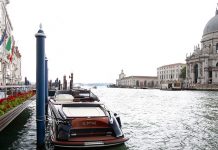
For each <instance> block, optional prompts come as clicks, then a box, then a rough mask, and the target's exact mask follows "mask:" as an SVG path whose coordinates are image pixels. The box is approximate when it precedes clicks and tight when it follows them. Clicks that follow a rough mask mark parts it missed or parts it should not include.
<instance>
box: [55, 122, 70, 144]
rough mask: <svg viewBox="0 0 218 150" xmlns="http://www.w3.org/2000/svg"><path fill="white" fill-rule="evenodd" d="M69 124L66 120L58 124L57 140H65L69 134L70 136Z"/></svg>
mask: <svg viewBox="0 0 218 150" xmlns="http://www.w3.org/2000/svg"><path fill="white" fill-rule="evenodd" d="M70 128H71V126H70V124H69V123H66V122H62V123H60V124H58V128H57V130H58V133H57V138H58V140H63V141H66V140H68V138H69V136H70Z"/></svg>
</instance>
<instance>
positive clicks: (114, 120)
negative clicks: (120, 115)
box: [111, 114, 123, 137]
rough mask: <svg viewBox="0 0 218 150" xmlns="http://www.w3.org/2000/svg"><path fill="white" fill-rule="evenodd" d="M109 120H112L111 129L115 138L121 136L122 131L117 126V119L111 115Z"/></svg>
mask: <svg viewBox="0 0 218 150" xmlns="http://www.w3.org/2000/svg"><path fill="white" fill-rule="evenodd" d="M111 118H112V119H113V123H112V124H111V127H112V128H113V130H114V133H115V136H116V137H121V136H123V133H122V130H121V128H120V125H119V123H118V121H117V119H116V118H115V116H114V115H113V114H112V115H111Z"/></svg>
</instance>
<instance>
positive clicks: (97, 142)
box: [51, 136, 128, 148]
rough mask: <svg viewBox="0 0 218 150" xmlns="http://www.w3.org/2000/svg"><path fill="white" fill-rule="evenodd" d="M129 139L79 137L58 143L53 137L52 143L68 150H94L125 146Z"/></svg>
mask: <svg viewBox="0 0 218 150" xmlns="http://www.w3.org/2000/svg"><path fill="white" fill-rule="evenodd" d="M127 140H128V139H127V138H124V137H120V138H114V137H110V136H108V137H107V136H99V137H77V138H70V139H69V140H68V141H58V140H55V137H53V136H52V137H51V142H52V144H54V146H55V147H68V148H93V147H109V146H115V145H121V144H124V142H126V141H127Z"/></svg>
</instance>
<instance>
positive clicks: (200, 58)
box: [186, 10, 218, 87]
mask: <svg viewBox="0 0 218 150" xmlns="http://www.w3.org/2000/svg"><path fill="white" fill-rule="evenodd" d="M186 64H187V68H186V82H187V87H190V86H195V85H196V84H201V85H207V84H218V10H216V12H215V16H214V17H212V18H211V19H210V20H209V21H208V23H207V24H206V26H205V28H204V30H203V36H202V39H201V44H200V45H198V46H195V47H194V51H193V53H192V54H190V55H189V56H186Z"/></svg>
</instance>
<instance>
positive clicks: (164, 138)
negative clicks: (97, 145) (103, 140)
mask: <svg viewBox="0 0 218 150" xmlns="http://www.w3.org/2000/svg"><path fill="white" fill-rule="evenodd" d="M92 91H93V92H94V93H95V94H96V95H97V96H98V97H99V98H100V100H101V101H102V102H104V103H105V105H106V106H107V107H108V108H109V109H110V110H112V111H114V112H117V113H118V114H119V115H120V117H121V121H122V125H123V132H124V133H125V136H126V137H128V138H130V139H129V141H127V142H126V144H125V145H121V146H118V147H112V148H106V149H105V150H163V149H170V150H171V149H176V150H177V149H179V150H180V149H188V150H189V149H202V150H203V149H211V150H214V149H218V140H217V139H218V92H214V91H161V90H157V89H154V90H150V89H119V88H98V89H92ZM35 114H36V113H35V102H33V103H31V104H30V106H29V107H28V109H26V110H25V111H24V112H23V113H22V114H21V115H19V116H18V118H16V119H15V120H14V121H13V122H12V123H11V124H10V125H9V126H8V127H7V128H6V129H5V130H4V131H2V132H1V133H0V144H1V148H0V149H11V150H12V149H16V150H21V149H22V150H23V149H25V150H26V149H27V150H28V149H29V150H30V149H31V150H32V149H36V121H35V119H36V118H35Z"/></svg>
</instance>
